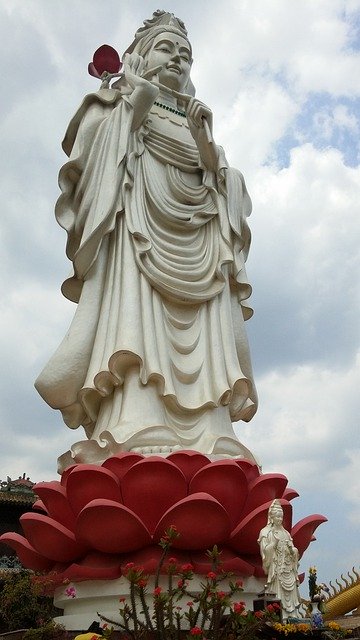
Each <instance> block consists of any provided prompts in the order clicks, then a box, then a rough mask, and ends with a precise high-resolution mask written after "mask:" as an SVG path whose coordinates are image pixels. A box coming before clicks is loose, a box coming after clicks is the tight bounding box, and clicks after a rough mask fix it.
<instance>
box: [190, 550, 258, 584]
mask: <svg viewBox="0 0 360 640" xmlns="http://www.w3.org/2000/svg"><path fill="white" fill-rule="evenodd" d="M220 551H221V555H220V563H221V564H220V567H219V569H220V570H221V571H231V573H235V574H236V575H239V576H244V577H248V576H253V575H254V567H253V566H252V565H251V564H249V562H246V561H245V560H243V559H242V558H240V557H239V556H238V555H237V554H236V553H234V551H233V550H232V549H228V548H227V547H224V548H222V549H220ZM191 562H192V564H193V566H194V571H195V572H196V573H202V574H206V573H208V572H209V571H212V570H213V564H212V562H211V560H210V559H209V558H208V556H207V555H206V552H204V551H198V552H193V553H192V554H191Z"/></svg>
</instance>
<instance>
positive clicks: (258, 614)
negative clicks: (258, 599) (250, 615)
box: [254, 611, 264, 618]
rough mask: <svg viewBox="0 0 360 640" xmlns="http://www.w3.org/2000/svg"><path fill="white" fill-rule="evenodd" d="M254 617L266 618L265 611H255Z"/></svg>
mask: <svg viewBox="0 0 360 640" xmlns="http://www.w3.org/2000/svg"><path fill="white" fill-rule="evenodd" d="M254 616H255V618H263V617H264V612H263V611H255V613H254Z"/></svg>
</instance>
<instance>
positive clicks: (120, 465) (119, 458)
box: [101, 451, 144, 480]
mask: <svg viewBox="0 0 360 640" xmlns="http://www.w3.org/2000/svg"><path fill="white" fill-rule="evenodd" d="M143 459H144V456H142V455H140V453H133V452H131V451H124V453H118V454H116V455H115V456H112V457H111V458H108V459H107V460H105V462H103V463H102V465H101V466H102V467H105V469H109V471H112V473H115V475H116V476H117V477H118V478H119V480H122V479H123V477H124V475H125V473H126V472H127V471H128V470H129V469H130V468H131V467H133V466H134V464H136V463H137V462H140V460H143Z"/></svg>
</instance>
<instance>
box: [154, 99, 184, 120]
mask: <svg viewBox="0 0 360 640" xmlns="http://www.w3.org/2000/svg"><path fill="white" fill-rule="evenodd" d="M154 104H156V106H157V107H161V108H162V109H166V111H171V113H175V114H176V115H177V116H181V117H182V118H186V113H184V111H178V110H177V109H173V108H172V107H169V106H168V105H166V104H161V102H156V100H155V102H154Z"/></svg>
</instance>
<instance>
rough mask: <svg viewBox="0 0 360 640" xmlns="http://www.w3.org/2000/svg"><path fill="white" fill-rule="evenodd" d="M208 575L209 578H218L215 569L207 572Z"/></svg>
mask: <svg viewBox="0 0 360 640" xmlns="http://www.w3.org/2000/svg"><path fill="white" fill-rule="evenodd" d="M206 577H207V578H209V580H216V573H214V571H209V573H207V574H206Z"/></svg>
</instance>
